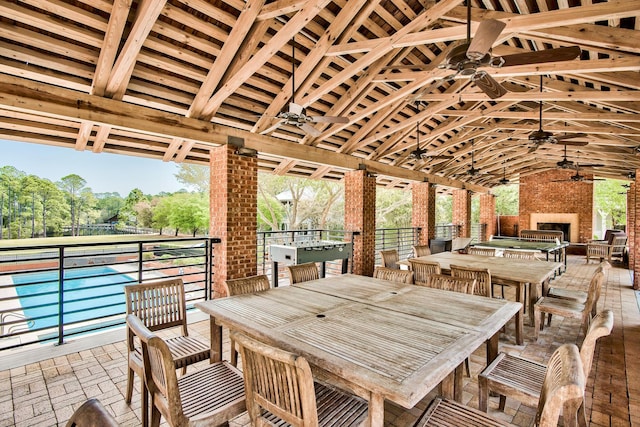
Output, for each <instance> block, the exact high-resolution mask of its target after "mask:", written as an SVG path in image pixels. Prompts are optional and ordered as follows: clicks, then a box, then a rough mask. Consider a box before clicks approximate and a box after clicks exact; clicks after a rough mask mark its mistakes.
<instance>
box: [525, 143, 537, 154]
mask: <svg viewBox="0 0 640 427" xmlns="http://www.w3.org/2000/svg"><path fill="white" fill-rule="evenodd" d="M538 147H540V146H539V145H538V144H536V145H534V146H533V147H531V148H529V151H527V153H533V152H534V151H536V150H537V149H538Z"/></svg>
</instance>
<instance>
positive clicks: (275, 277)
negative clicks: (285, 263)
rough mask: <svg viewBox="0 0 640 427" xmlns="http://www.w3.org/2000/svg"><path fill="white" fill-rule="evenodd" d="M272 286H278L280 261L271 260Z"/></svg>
mask: <svg viewBox="0 0 640 427" xmlns="http://www.w3.org/2000/svg"><path fill="white" fill-rule="evenodd" d="M271 287H272V288H277V287H278V263H277V262H276V261H271Z"/></svg>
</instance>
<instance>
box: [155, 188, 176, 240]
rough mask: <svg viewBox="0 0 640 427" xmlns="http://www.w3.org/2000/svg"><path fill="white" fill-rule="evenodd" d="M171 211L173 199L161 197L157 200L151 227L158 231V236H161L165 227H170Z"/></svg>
mask: <svg viewBox="0 0 640 427" xmlns="http://www.w3.org/2000/svg"><path fill="white" fill-rule="evenodd" d="M172 209H173V199H172V197H171V196H168V197H162V198H160V199H158V201H157V203H156V205H155V208H154V209H153V214H152V217H153V226H154V227H156V228H158V229H160V234H162V229H163V228H165V227H170V226H171V220H170V216H171V210H172ZM177 234H178V230H176V235H177Z"/></svg>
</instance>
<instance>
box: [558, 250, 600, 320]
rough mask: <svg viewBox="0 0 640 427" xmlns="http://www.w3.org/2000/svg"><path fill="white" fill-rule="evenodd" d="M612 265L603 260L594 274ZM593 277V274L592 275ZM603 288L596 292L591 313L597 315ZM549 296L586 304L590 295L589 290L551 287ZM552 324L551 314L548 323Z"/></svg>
mask: <svg viewBox="0 0 640 427" xmlns="http://www.w3.org/2000/svg"><path fill="white" fill-rule="evenodd" d="M610 267H611V264H609V263H608V262H607V261H603V262H601V263H600V265H599V266H598V268H596V270H595V271H594V272H593V274H594V275H595V274H596V273H597V272H598V271H602V272H603V273H606V271H607V270H608V269H609V268H610ZM592 278H593V276H592ZM601 291H602V290H601V289H599V290H598V291H597V292H596V296H595V298H594V299H593V305H592V306H591V315H592V316H595V315H596V312H597V310H598V300H599V299H600V292H601ZM547 296H549V297H552V298H560V299H566V300H571V301H576V302H579V303H581V304H584V303H586V302H587V296H588V292H587V291H581V290H578V289H566V288H549V290H548V291H547ZM549 324H551V314H549V320H548V321H547V325H549Z"/></svg>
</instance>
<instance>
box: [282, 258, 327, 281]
mask: <svg viewBox="0 0 640 427" xmlns="http://www.w3.org/2000/svg"><path fill="white" fill-rule="evenodd" d="M287 271H289V280H290V281H291V284H292V285H293V284H294V283H300V282H308V281H309V280H318V279H319V278H320V273H318V267H317V266H316V263H315V262H308V263H305V264H298V265H288V266H287Z"/></svg>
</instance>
